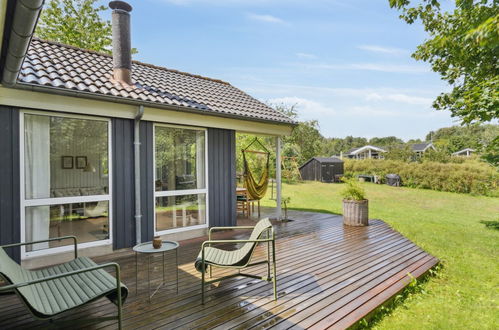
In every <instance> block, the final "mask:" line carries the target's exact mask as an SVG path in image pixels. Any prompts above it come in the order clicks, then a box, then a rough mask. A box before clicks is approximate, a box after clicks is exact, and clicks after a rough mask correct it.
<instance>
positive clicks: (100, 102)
mask: <svg viewBox="0 0 499 330" xmlns="http://www.w3.org/2000/svg"><path fill="white" fill-rule="evenodd" d="M54 90H56V91H57V93H54ZM63 92H64V93H63ZM70 92H71V93H70ZM98 96H99V95H98V94H93V93H83V92H77V91H71V90H68V91H66V90H61V89H56V88H50V87H39V86H33V85H27V84H21V83H18V84H16V86H15V88H6V87H2V86H0V99H1V100H2V104H4V105H10V106H15V107H20V108H27V109H40V110H47V111H57V112H67V113H76V114H82V115H92V116H103V117H115V118H127V119H133V118H135V115H136V112H137V107H138V106H141V105H142V106H144V109H145V110H144V116H143V120H147V121H154V122H162V123H170V124H182V125H189V126H200V127H214V128H223V129H232V130H236V131H239V132H245V133H251V134H263V135H273V136H285V135H290V134H291V132H292V131H293V128H294V126H295V125H296V124H284V123H279V122H272V121H264V120H257V119H253V118H243V117H235V116H223V115H219V114H216V113H208V112H201V111H199V110H194V109H188V108H184V107H175V106H159V105H158V104H157V103H154V102H139V101H132V100H130V101H128V100H126V101H127V102H125V100H123V98H120V97H109V96H101V97H98Z"/></svg>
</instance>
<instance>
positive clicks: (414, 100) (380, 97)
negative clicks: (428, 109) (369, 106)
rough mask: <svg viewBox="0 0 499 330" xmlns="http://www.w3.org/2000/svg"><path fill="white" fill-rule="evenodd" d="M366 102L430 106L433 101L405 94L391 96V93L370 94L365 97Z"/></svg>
mask: <svg viewBox="0 0 499 330" xmlns="http://www.w3.org/2000/svg"><path fill="white" fill-rule="evenodd" d="M366 100H367V101H393V102H398V103H406V104H414V105H424V106H430V105H431V103H432V102H433V99H432V98H430V97H421V96H411V95H406V94H400V93H397V94H392V93H384V94H380V93H376V92H372V93H369V94H367V95H366Z"/></svg>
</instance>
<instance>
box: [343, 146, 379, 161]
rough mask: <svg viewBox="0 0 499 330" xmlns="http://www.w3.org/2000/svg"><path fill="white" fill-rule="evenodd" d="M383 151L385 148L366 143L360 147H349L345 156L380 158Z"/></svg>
mask: <svg viewBox="0 0 499 330" xmlns="http://www.w3.org/2000/svg"><path fill="white" fill-rule="evenodd" d="M385 152H386V150H385V149H382V148H380V147H375V146H371V145H367V146H363V147H360V148H353V149H350V150H349V151H348V152H347V153H346V155H345V156H347V157H348V158H353V159H368V158H375V159H382V158H383V153H385Z"/></svg>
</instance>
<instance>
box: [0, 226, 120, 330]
mask: <svg viewBox="0 0 499 330" xmlns="http://www.w3.org/2000/svg"><path fill="white" fill-rule="evenodd" d="M63 239H72V240H73V242H74V256H75V258H74V259H73V260H71V261H69V262H66V263H64V264H60V265H56V266H52V267H49V268H44V269H38V270H27V269H24V268H22V267H21V266H20V265H19V264H18V263H16V262H15V261H14V260H12V259H11V258H10V257H9V256H8V255H7V253H6V252H5V250H4V248H10V247H18V246H21V245H30V244H34V243H42V242H50V241H60V240H63ZM77 245H78V243H77V240H76V237H75V236H64V237H58V238H51V239H47V240H41V241H36V242H27V243H17V244H9V245H4V246H0V275H1V276H2V277H3V279H4V280H5V282H6V283H7V285H5V286H0V293H2V292H6V291H14V292H15V293H16V294H17V295H18V296H19V297H20V298H21V300H22V301H23V303H24V304H25V305H26V307H28V309H29V311H30V312H31V314H33V316H35V317H36V318H39V319H51V318H53V317H54V316H56V315H58V314H61V313H63V312H66V311H69V310H71V309H74V308H76V307H79V306H82V305H84V304H86V303H89V302H91V301H94V300H96V299H99V298H102V297H107V298H108V299H109V300H111V302H113V303H114V304H116V306H117V307H118V315H117V316H111V317H102V318H98V319H96V318H94V319H84V320H83V319H78V320H76V322H77V323H78V325H81V324H82V323H86V322H92V321H97V320H99V321H105V320H115V319H117V320H118V326H119V328H120V329H121V323H122V308H121V307H122V304H123V302H124V301H125V299H126V297H127V295H128V289H127V287H126V286H125V285H123V284H122V283H121V281H120V266H119V265H118V264H117V263H114V262H112V263H106V264H102V265H97V264H96V263H95V262H93V261H92V260H91V259H89V258H87V257H78V246H77ZM104 268H114V270H115V272H116V278H114V277H113V276H111V275H110V274H109V273H108V272H106V271H105V270H104ZM74 322H75V321H72V323H74Z"/></svg>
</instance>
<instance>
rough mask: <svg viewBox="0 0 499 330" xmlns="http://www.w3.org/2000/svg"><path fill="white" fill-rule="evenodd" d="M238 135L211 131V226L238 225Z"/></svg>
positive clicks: (209, 160) (209, 155) (209, 183)
mask: <svg viewBox="0 0 499 330" xmlns="http://www.w3.org/2000/svg"><path fill="white" fill-rule="evenodd" d="M235 150H236V133H235V131H233V130H225V129H216V128H209V129H208V193H209V217H210V226H211V227H213V226H235V225H236V154H235Z"/></svg>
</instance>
